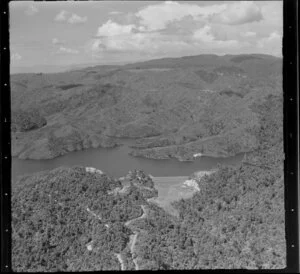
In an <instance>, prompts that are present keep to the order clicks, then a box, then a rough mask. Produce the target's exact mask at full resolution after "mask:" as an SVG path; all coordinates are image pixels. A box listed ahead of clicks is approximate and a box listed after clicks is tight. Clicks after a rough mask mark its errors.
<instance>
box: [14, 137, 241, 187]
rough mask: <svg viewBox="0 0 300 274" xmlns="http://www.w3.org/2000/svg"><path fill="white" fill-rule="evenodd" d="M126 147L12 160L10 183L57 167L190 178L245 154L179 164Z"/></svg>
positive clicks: (117, 173) (234, 160)
mask: <svg viewBox="0 0 300 274" xmlns="http://www.w3.org/2000/svg"><path fill="white" fill-rule="evenodd" d="M129 151H130V148H129V147H128V143H126V142H125V143H123V145H122V146H119V147H116V148H90V149H85V150H81V151H74V152H71V153H68V154H66V155H63V156H60V157H57V158H54V159H50V160H20V159H18V158H15V157H14V158H12V180H13V181H14V180H15V179H16V178H17V177H18V176H20V175H25V174H31V173H34V172H39V171H44V170H51V169H54V168H57V167H60V166H65V167H72V166H85V167H95V168H97V169H100V170H102V171H103V172H104V173H106V174H108V175H109V176H112V177H115V178H119V177H121V176H124V175H126V174H127V173H128V171H130V170H134V169H140V170H143V171H144V172H145V173H146V174H151V175H153V176H161V177H162V176H189V175H191V174H192V173H193V172H195V171H202V170H210V169H213V168H216V167H217V165H218V164H226V165H236V164H238V163H240V162H241V161H242V159H243V157H244V153H241V154H238V155H236V156H232V157H228V158H215V157H207V156H202V157H198V158H195V160H194V161H193V162H180V161H178V160H177V159H167V160H156V159H147V158H141V157H133V156H131V155H129V154H128V152H129Z"/></svg>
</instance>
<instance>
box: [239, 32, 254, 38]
mask: <svg viewBox="0 0 300 274" xmlns="http://www.w3.org/2000/svg"><path fill="white" fill-rule="evenodd" d="M241 35H242V36H244V37H255V36H256V32H254V31H246V32H242V33H241Z"/></svg>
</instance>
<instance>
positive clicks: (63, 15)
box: [54, 10, 69, 22]
mask: <svg viewBox="0 0 300 274" xmlns="http://www.w3.org/2000/svg"><path fill="white" fill-rule="evenodd" d="M68 14H69V12H68V11H65V10H62V11H60V12H59V13H58V14H57V15H56V16H55V18H54V21H57V22H63V21H67V16H68Z"/></svg>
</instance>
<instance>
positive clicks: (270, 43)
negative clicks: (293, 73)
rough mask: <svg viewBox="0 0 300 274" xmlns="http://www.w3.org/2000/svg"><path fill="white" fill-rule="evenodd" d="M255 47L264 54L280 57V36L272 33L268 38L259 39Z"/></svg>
mask: <svg viewBox="0 0 300 274" xmlns="http://www.w3.org/2000/svg"><path fill="white" fill-rule="evenodd" d="M257 47H258V48H260V49H263V50H264V51H265V52H266V53H269V54H273V55H278V56H280V55H281V54H282V35H280V34H279V33H277V32H276V31H274V32H272V33H271V34H270V35H269V36H267V37H264V38H262V39H260V40H259V41H258V42H257Z"/></svg>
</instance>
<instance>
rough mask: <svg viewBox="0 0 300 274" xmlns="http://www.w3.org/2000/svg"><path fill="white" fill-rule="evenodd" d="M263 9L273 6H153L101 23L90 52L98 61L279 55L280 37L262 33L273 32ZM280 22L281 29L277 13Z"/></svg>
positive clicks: (247, 3)
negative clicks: (131, 56)
mask: <svg viewBox="0 0 300 274" xmlns="http://www.w3.org/2000/svg"><path fill="white" fill-rule="evenodd" d="M264 5H268V6H269V8H270V7H272V3H270V2H260V3H259V2H254V1H233V2H229V3H221V4H213V5H205V6H200V5H197V4H193V3H192V4H191V3H184V2H172V1H166V2H162V3H158V4H150V5H148V6H146V7H144V8H142V9H140V10H138V11H137V12H136V13H134V14H127V15H126V14H125V15H124V14H120V15H119V16H118V17H116V16H115V17H114V18H113V19H112V18H110V19H109V20H107V21H106V22H105V23H103V24H101V25H100V26H99V27H98V29H97V31H96V34H95V37H96V38H95V39H93V40H91V41H89V42H88V43H87V45H86V51H87V52H88V51H91V52H92V54H93V55H94V56H99V57H101V56H102V57H103V56H104V54H108V53H117V52H119V53H125V52H128V53H129V52H135V53H136V54H147V55H150V56H151V55H153V56H160V55H169V56H171V55H176V54H179V53H180V52H181V53H182V52H183V51H185V52H186V55H189V54H197V53H198V54H200V53H207V52H209V51H213V52H214V53H219V54H226V53H238V52H239V51H251V49H252V52H253V48H254V49H257V50H258V51H260V52H261V51H265V52H266V53H268V49H270V52H269V53H270V54H275V55H280V54H281V41H280V39H281V34H280V33H279V32H276V34H271V36H270V37H269V34H268V35H266V34H264V33H260V25H261V24H265V25H266V26H268V24H269V25H270V28H271V27H272V22H271V20H270V19H269V17H268V15H267V14H266V13H268V10H267V9H265V8H264ZM274 8H275V10H276V9H277V10H280V8H282V3H281V2H277V3H274ZM115 15H116V14H115ZM125 16H126V17H125ZM124 18H125V19H126V20H124ZM272 20H274V19H272ZM277 21H279V25H280V24H282V22H280V21H282V17H280V13H278V12H277ZM124 22H125V23H124Z"/></svg>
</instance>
